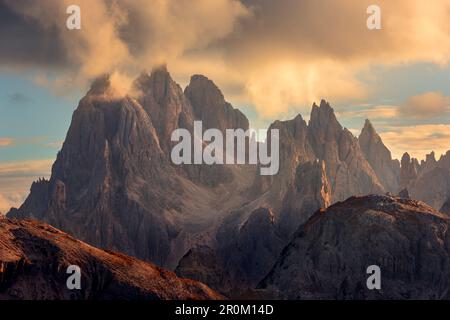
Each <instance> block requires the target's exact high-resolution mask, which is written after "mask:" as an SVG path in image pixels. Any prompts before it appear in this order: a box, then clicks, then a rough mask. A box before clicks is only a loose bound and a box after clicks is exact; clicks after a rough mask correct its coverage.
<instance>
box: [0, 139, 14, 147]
mask: <svg viewBox="0 0 450 320" xmlns="http://www.w3.org/2000/svg"><path fill="white" fill-rule="evenodd" d="M13 143H14V139H12V138H0V147H8V146H10V145H12V144H13Z"/></svg>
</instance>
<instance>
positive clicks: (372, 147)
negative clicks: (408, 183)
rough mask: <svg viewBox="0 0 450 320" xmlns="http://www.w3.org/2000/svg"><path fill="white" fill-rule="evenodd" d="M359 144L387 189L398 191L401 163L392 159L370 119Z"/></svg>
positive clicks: (366, 123)
mask: <svg viewBox="0 0 450 320" xmlns="http://www.w3.org/2000/svg"><path fill="white" fill-rule="evenodd" d="M358 142H359V146H360V147H361V150H362V152H363V153H364V155H365V157H366V159H367V161H368V162H369V164H370V166H371V167H372V169H373V170H374V171H375V173H376V175H377V177H378V179H379V181H380V183H381V184H382V185H383V187H384V189H385V190H386V191H390V192H393V193H395V192H398V191H399V183H400V181H399V180H400V176H399V174H400V163H399V162H398V161H397V160H392V156H391V152H390V151H389V149H388V148H387V147H386V146H385V145H384V143H383V141H382V140H381V137H380V136H379V135H378V133H377V132H376V131H375V129H374V127H373V126H372V124H371V123H370V121H369V120H366V122H365V124H364V128H363V129H362V131H361V134H360V135H359V137H358Z"/></svg>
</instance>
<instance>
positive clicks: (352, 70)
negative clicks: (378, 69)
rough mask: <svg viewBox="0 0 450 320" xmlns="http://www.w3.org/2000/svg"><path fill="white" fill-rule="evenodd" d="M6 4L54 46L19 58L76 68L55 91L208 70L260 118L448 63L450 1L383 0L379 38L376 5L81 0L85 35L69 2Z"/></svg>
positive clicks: (346, 97) (358, 97)
mask: <svg viewBox="0 0 450 320" xmlns="http://www.w3.org/2000/svg"><path fill="white" fill-rule="evenodd" d="M0 1H1V0H0ZM4 1H6V3H7V4H8V5H9V6H8V8H10V9H11V8H12V9H13V10H14V12H15V13H16V14H19V15H20V16H21V17H25V18H26V19H25V20H24V21H25V22H24V23H26V22H27V21H32V22H33V24H34V28H32V29H31V30H40V31H39V33H38V34H35V35H33V36H40V37H44V40H45V41H40V44H39V43H38V46H39V48H41V47H42V43H44V44H46V46H47V47H48V48H52V50H44V52H43V53H41V52H40V51H39V53H40V54H36V53H35V52H34V51H33V50H26V49H27V47H26V44H25V43H30V42H31V43H33V42H32V41H31V40H30V41H25V40H26V39H28V38H25V39H24V44H22V45H23V46H24V49H25V50H21V52H20V55H22V61H27V63H32V59H33V58H34V57H38V58H39V61H37V62H38V63H41V64H42V63H43V61H42V60H44V59H45V53H48V55H49V60H50V59H52V60H53V61H55V65H58V66H60V65H67V66H69V68H70V70H71V71H72V72H65V73H64V76H63V77H62V78H58V79H57V80H56V81H54V82H53V83H54V84H57V85H58V86H68V85H69V86H70V85H73V84H74V83H78V82H79V81H81V80H82V79H85V78H90V77H93V76H97V75H99V74H101V73H104V72H114V71H115V72H118V73H119V74H121V77H120V79H121V80H122V81H123V83H122V84H121V85H120V86H123V87H126V85H124V84H126V83H127V82H129V80H127V77H126V75H129V74H132V75H133V76H134V75H135V74H136V73H137V72H138V71H139V69H149V68H151V67H152V66H153V64H155V63H160V62H163V61H164V62H166V63H167V64H168V67H169V70H170V71H171V72H172V73H173V74H174V76H175V78H176V79H177V78H178V77H180V78H181V79H182V80H183V81H186V78H187V74H193V73H199V72H202V73H204V74H206V75H207V76H208V77H209V78H211V79H213V80H215V81H216V82H217V83H218V84H219V86H220V87H222V88H224V93H225V95H226V96H227V97H232V98H236V99H237V100H238V101H239V102H240V103H251V104H253V105H255V107H256V109H257V111H258V112H259V113H260V115H261V116H262V117H273V116H274V115H279V114H280V113H287V112H291V111H292V109H298V108H299V106H309V105H311V103H312V102H313V101H316V100H320V98H326V99H328V100H330V101H332V102H333V104H337V103H350V102H357V101H358V102H359V101H364V99H365V98H366V97H367V96H368V94H370V93H371V91H370V90H371V88H369V87H368V86H367V84H366V83H365V82H364V81H362V80H361V77H360V75H361V74H365V76H369V77H370V67H371V66H374V65H385V66H396V65H404V64H408V63H418V62H431V63H436V64H438V65H446V64H447V63H448V62H449V57H450V31H449V30H450V19H449V18H450V2H449V1H448V0H435V1H433V2H432V3H426V2H424V1H423V0H397V1H391V0H378V1H377V4H378V5H379V6H380V7H381V14H382V30H374V31H369V30H368V29H367V27H366V19H367V17H368V15H367V13H366V9H367V7H368V6H369V5H371V4H373V1H371V0H361V1H354V0H302V1H300V0H280V1H273V0H246V1H242V2H240V1H237V0H215V1H210V0H197V1H188V0H121V1H113V0H108V1H106V0H79V1H77V4H79V5H80V7H81V9H82V30H79V31H69V30H67V29H66V28H65V19H66V17H67V15H66V14H65V7H66V6H67V5H68V4H72V1H70V0H47V1H39V2H37V1H36V2H29V1H24V0H14V1H12V0H3V2H4ZM27 30H28V29H27ZM28 33H29V32H28ZM25 37H26V35H25ZM29 38H30V37H29ZM15 39H21V38H20V37H17V36H15ZM437 44H438V45H437ZM20 46H21V44H20V43H19V44H18V45H17V46H16V48H17V49H20ZM2 50H6V49H0V63H1V60H2V58H1V57H2ZM7 50H11V49H7ZM39 50H41V49H39ZM24 52H25V53H24ZM26 52H30V53H33V54H30V55H28V56H26V57H23V55H24V54H26ZM18 54H19V53H17V55H18ZM8 57H10V58H11V57H14V55H13V54H11V53H10V54H9V55H8ZM25 58H27V59H25ZM48 63H51V62H47V64H48ZM47 64H46V65H47ZM118 79H119V77H118Z"/></svg>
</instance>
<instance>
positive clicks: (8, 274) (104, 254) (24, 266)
mask: <svg viewBox="0 0 450 320" xmlns="http://www.w3.org/2000/svg"><path fill="white" fill-rule="evenodd" d="M73 264H76V265H77V266H78V267H80V270H81V286H80V287H81V288H80V290H69V289H68V287H67V283H66V282H67V278H68V276H69V275H68V274H67V273H66V271H67V268H68V267H69V266H70V265H73ZM5 299H8V300H11V299H13V300H18V299H25V300H36V299H39V300H93V299H95V300H111V299H134V300H172V299H176V300H180V299H189V300H192V299H196V300H204V299H223V296H221V295H219V294H218V293H216V292H214V291H213V290H211V289H209V288H208V287H207V286H205V285H204V284H201V283H198V282H195V281H192V280H187V279H180V278H178V277H176V276H175V274H174V273H173V272H170V271H167V270H163V269H161V268H158V267H156V266H155V265H153V264H151V263H147V262H144V261H140V260H138V259H136V258H132V257H129V256H126V255H124V254H121V253H116V252H112V251H104V250H100V249H97V248H94V247H92V246H90V245H87V244H86V243H83V242H81V241H79V240H77V239H75V238H73V237H71V236H69V235H68V234H66V233H64V232H61V231H60V230H58V229H55V228H53V227H51V226H49V225H47V224H43V223H37V222H34V221H27V220H23V221H18V220H14V221H13V220H9V219H6V218H0V300H5Z"/></svg>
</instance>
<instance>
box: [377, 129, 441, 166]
mask: <svg viewBox="0 0 450 320" xmlns="http://www.w3.org/2000/svg"><path fill="white" fill-rule="evenodd" d="M380 136H381V138H382V139H383V142H384V143H385V144H386V145H387V147H388V148H389V149H390V150H391V152H392V155H393V157H394V158H397V159H401V156H402V154H403V153H404V152H406V151H407V152H408V153H409V154H410V155H411V156H412V157H416V158H418V159H424V158H425V155H426V154H428V153H430V152H431V151H435V153H436V155H437V157H439V155H440V154H445V153H446V152H447V150H449V141H450V125H443V124H441V125H416V126H406V127H392V128H389V129H388V130H387V131H386V132H383V133H381V134H380Z"/></svg>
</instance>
